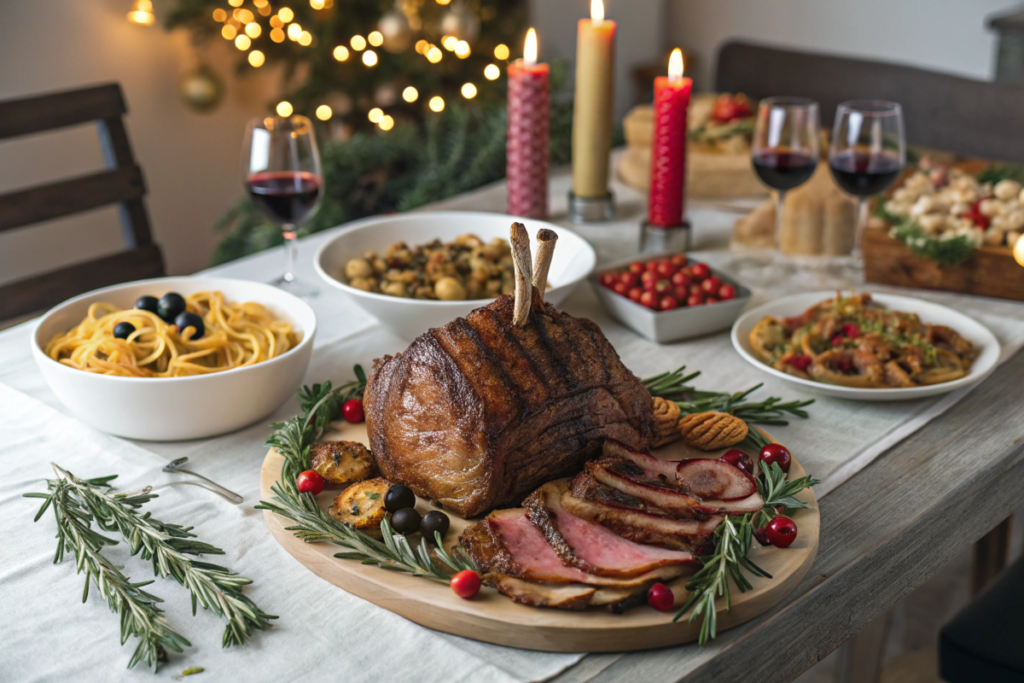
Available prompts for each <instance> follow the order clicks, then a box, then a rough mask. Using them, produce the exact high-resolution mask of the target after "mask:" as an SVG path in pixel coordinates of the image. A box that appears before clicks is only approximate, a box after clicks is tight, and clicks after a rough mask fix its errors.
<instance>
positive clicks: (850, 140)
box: [828, 100, 907, 256]
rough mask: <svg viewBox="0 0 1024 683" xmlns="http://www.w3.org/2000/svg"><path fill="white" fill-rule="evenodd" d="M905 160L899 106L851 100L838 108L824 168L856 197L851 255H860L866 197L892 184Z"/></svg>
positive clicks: (865, 213) (865, 219)
mask: <svg viewBox="0 0 1024 683" xmlns="http://www.w3.org/2000/svg"><path fill="white" fill-rule="evenodd" d="M906 160H907V143H906V140H905V137H904V133H903V109H902V107H900V105H898V104H897V103H895V102H886V101H884V100H851V101H849V102H843V103H842V104H840V105H839V108H838V109H836V121H835V126H834V128H833V130H832V143H831V144H830V145H829V152H828V165H829V168H830V169H831V170H832V177H833V178H834V179H835V181H836V185H838V186H839V187H841V188H842V189H843V190H845V191H846V192H848V193H849V194H852V195H854V196H855V197H857V201H858V207H857V208H858V210H857V232H856V237H855V238H854V243H853V244H854V246H853V253H854V256H860V254H861V240H862V238H863V236H864V226H865V225H866V224H867V206H868V204H867V202H868V197H871V196H872V195H876V194H878V193H879V192H882V191H883V190H885V189H886V188H887V187H889V186H890V185H892V184H893V182H894V181H895V180H896V178H897V176H899V174H900V171H901V170H902V169H903V164H904V162H906Z"/></svg>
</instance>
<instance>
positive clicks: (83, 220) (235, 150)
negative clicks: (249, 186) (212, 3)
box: [0, 0, 273, 282]
mask: <svg viewBox="0 0 1024 683" xmlns="http://www.w3.org/2000/svg"><path fill="white" fill-rule="evenodd" d="M130 6H131V2H130V0H88V1H87V2H82V1H81V0H45V1H40V0H0V64H2V65H3V68H2V69H0V99H7V98H12V97H20V96H24V95H29V94H34V93H41V92H46V91H51V90H60V89H66V88H76V87H82V86H86V85H90V84H96V83H101V82H107V81H118V82H120V83H121V87H122V89H123V90H124V95H125V99H126V101H127V104H128V109H129V113H128V115H127V117H126V119H125V121H126V125H127V127H128V134H129V137H130V138H131V141H132V144H133V146H134V151H135V156H136V158H137V160H138V163H139V164H140V165H141V166H142V170H143V173H144V175H145V178H146V183H147V186H148V188H149V193H148V195H147V204H148V207H149V214H150V220H151V223H152V226H153V230H154V233H155V238H156V241H157V242H158V243H159V244H160V245H161V247H163V249H164V254H165V258H166V262H167V266H168V270H169V272H171V273H187V272H193V271H195V270H198V269H200V268H203V267H205V266H206V265H208V264H209V258H210V251H211V249H212V248H213V245H214V243H215V242H216V237H215V236H214V234H213V233H212V231H211V226H212V224H213V222H214V220H215V219H216V218H217V217H218V216H219V215H220V214H221V213H222V212H223V211H224V209H225V208H227V206H228V205H229V204H230V202H231V201H232V200H233V199H234V198H236V197H237V196H239V194H241V192H242V184H241V173H240V171H239V159H240V149H239V148H240V145H241V142H242V131H243V128H244V125H245V121H246V119H247V118H249V117H250V116H255V115H258V114H260V113H262V112H263V111H264V110H263V106H264V103H265V101H266V100H267V98H269V97H270V96H271V93H272V92H273V88H269V87H267V86H268V85H269V83H268V82H269V81H270V80H271V79H270V78H269V75H264V74H261V76H262V78H256V79H246V80H244V81H239V80H238V79H234V78H231V77H230V74H231V73H232V69H233V68H234V62H233V59H234V57H235V55H233V54H231V52H235V51H234V48H232V47H229V46H228V45H227V43H226V42H225V41H217V43H218V44H217V45H216V46H215V48H214V49H212V50H211V51H210V55H209V57H210V61H211V63H212V65H213V67H214V69H215V70H216V71H217V72H218V73H220V74H221V75H222V77H224V80H225V81H226V83H227V88H228V91H227V95H226V97H225V99H224V101H223V102H222V103H221V105H220V107H219V108H218V109H217V110H216V111H215V112H213V113H211V114H206V115H203V114H196V113H193V112H192V111H191V110H189V109H187V108H186V106H185V105H184V104H183V103H182V102H181V101H180V100H179V99H178V79H179V78H180V76H181V74H182V73H184V72H185V71H187V70H188V69H189V68H190V67H191V66H192V65H193V64H194V63H195V62H194V60H195V53H194V51H193V49H192V48H191V46H190V44H189V40H188V36H187V35H185V34H184V33H183V32H176V33H174V34H168V33H166V32H165V31H164V30H163V29H162V28H161V27H159V26H151V27H148V28H147V27H141V26H136V25H134V24H130V23H128V21H127V20H126V19H125V14H126V12H127V11H128V9H129V7H130ZM162 7H163V4H162V3H161V2H160V0H157V12H158V15H159V12H160V9H161V8H162ZM235 54H237V52H235ZM101 166H102V159H101V157H100V152H99V146H98V143H97V142H96V133H95V129H94V128H93V127H92V126H85V127H77V128H73V129H69V130H67V131H65V132H62V133H55V134H46V135H38V136H32V137H31V138H28V139H24V140H18V141H14V142H7V143H2V144H0V192H5V191H8V190H13V189H17V188H19V187H24V186H29V185H33V184H38V183H42V182H48V181H52V180H56V179H58V178H60V177H62V176H68V175H76V174H84V173H89V172H91V171H94V170H98V169H99V168H101ZM119 230H120V228H119V225H118V223H117V213H116V210H114V209H110V210H101V211H98V212H92V213H90V214H87V215H79V216H78V217H73V218H69V219H64V220H60V221H55V222H54V223H52V224H48V225H46V226H44V227H41V228H35V229H22V230H17V231H13V232H7V233H0V282H2V281H10V280H13V279H17V278H19V277H21V276H24V275H27V274H29V273H34V272H41V271H42V270H45V269H48V268H52V267H57V266H59V265H63V264H66V263H69V262H73V261H78V260H85V259H87V258H89V257H92V256H98V255H101V254H105V253H111V252H114V251H117V250H118V249H119V248H120V232H119ZM268 276H269V274H268Z"/></svg>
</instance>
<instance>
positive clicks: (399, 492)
mask: <svg viewBox="0 0 1024 683" xmlns="http://www.w3.org/2000/svg"><path fill="white" fill-rule="evenodd" d="M384 507H385V508H386V509H387V511H388V512H398V511H399V510H404V509H405V508H411V507H416V494H415V493H413V492H412V489H411V488H409V487H408V486H402V485H401V484H395V485H394V486H392V487H391V488H389V489H388V492H387V493H385V494H384Z"/></svg>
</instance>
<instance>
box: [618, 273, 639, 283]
mask: <svg viewBox="0 0 1024 683" xmlns="http://www.w3.org/2000/svg"><path fill="white" fill-rule="evenodd" d="M619 282H625V283H626V286H627V287H636V286H637V284H639V282H640V276H639V275H637V274H636V273H631V272H629V271H628V270H627V271H626V272H624V273H619Z"/></svg>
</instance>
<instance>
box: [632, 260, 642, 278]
mask: <svg viewBox="0 0 1024 683" xmlns="http://www.w3.org/2000/svg"><path fill="white" fill-rule="evenodd" d="M629 272H631V273H636V274H637V275H639V274H640V273H642V272H644V264H642V263H640V262H639V261H633V262H632V263H630V264H629Z"/></svg>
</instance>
